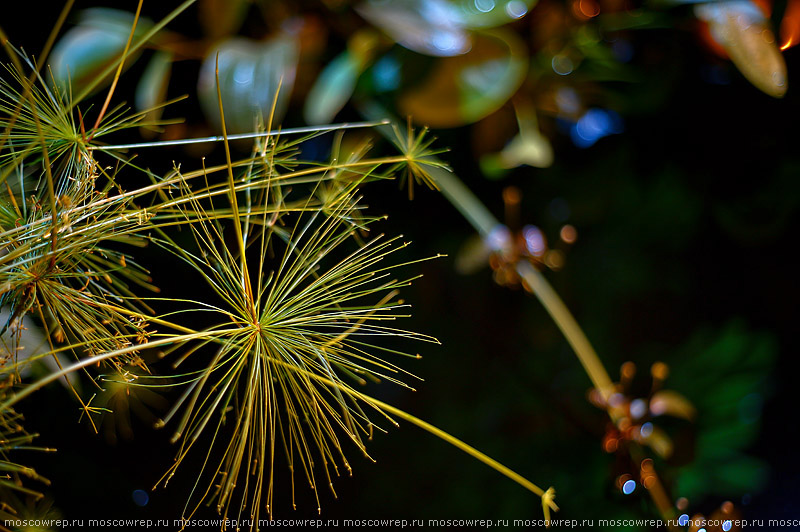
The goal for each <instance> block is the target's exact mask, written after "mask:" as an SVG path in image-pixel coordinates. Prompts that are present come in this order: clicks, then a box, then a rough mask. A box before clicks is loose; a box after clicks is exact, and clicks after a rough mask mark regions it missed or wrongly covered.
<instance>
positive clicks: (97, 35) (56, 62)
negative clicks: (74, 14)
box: [48, 8, 152, 92]
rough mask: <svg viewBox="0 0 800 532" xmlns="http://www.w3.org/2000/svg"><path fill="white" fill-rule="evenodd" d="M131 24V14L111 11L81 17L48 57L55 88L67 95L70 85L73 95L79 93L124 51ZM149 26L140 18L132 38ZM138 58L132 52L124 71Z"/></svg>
mask: <svg viewBox="0 0 800 532" xmlns="http://www.w3.org/2000/svg"><path fill="white" fill-rule="evenodd" d="M133 21H134V16H133V13H128V12H126V11H120V10H117V9H111V8H93V9H88V10H86V11H84V12H83V13H81V17H80V19H79V23H78V25H77V26H75V27H74V28H71V29H70V30H69V31H67V32H66V33H65V34H64V36H63V37H62V38H61V39H60V40H59V41H58V42H57V43H56V45H55V47H54V48H53V52H52V53H51V54H50V58H49V60H48V62H49V64H50V70H51V72H52V76H53V80H54V82H55V84H56V86H58V87H59V88H60V89H61V90H64V91H66V90H67V88H68V87H69V85H70V82H71V86H72V90H73V92H78V91H80V89H81V88H83V87H85V86H86V85H87V84H88V83H89V82H90V81H91V80H93V79H94V78H95V77H96V76H98V75H99V74H100V73H101V72H102V71H103V70H104V69H105V68H106V67H108V66H109V65H110V64H112V63H113V62H115V61H116V60H117V59H118V58H119V57H120V55H121V54H122V52H123V51H124V50H125V44H126V43H127V42H128V37H129V36H130V32H131V26H132V25H133ZM151 26H152V22H150V21H149V20H146V19H142V18H140V19H139V21H138V22H137V24H136V33H135V35H134V38H136V37H137V36H141V35H142V34H144V32H146V31H147V30H148V29H149V28H150V27H151ZM138 55H139V52H135V53H134V54H131V55H130V56H129V57H128V58H126V60H125V67H129V66H130V65H132V64H133V63H134V61H135V60H136V58H137V57H138ZM111 78H112V75H109V76H108V78H107V80H105V81H104V83H103V84H100V85H98V86H97V88H96V89H95V90H99V89H101V88H102V87H103V85H104V84H105V85H107V84H108V83H110V81H111Z"/></svg>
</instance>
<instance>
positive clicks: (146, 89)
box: [136, 52, 172, 122]
mask: <svg viewBox="0 0 800 532" xmlns="http://www.w3.org/2000/svg"><path fill="white" fill-rule="evenodd" d="M171 71H172V54H170V53H167V52H157V53H156V54H155V55H153V57H152V59H150V62H149V63H148V65H147V68H146V69H145V71H144V74H142V77H141V78H140V79H139V83H138V84H137V85H136V109H138V110H139V111H148V113H147V115H146V116H145V121H148V122H151V121H154V120H158V119H159V118H160V117H161V112H162V108H160V107H158V106H160V105H161V104H162V103H164V100H165V99H166V97H167V86H168V85H169V78H170V73H171ZM157 107H158V108H157Z"/></svg>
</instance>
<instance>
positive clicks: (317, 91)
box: [303, 30, 378, 124]
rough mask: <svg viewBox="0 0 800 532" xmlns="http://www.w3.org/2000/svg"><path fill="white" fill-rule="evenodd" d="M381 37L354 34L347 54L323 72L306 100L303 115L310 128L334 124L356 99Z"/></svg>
mask: <svg viewBox="0 0 800 532" xmlns="http://www.w3.org/2000/svg"><path fill="white" fill-rule="evenodd" d="M377 44H378V36H377V34H376V33H375V32H374V31H372V30H362V31H359V32H357V33H356V34H354V35H353V36H352V37H351V38H350V40H349V41H348V43H347V50H345V51H344V52H342V53H341V54H339V55H338V56H337V57H336V58H334V59H333V61H331V62H330V63H328V65H327V66H326V67H325V68H324V69H323V70H322V72H321V73H320V75H319V76H318V77H317V80H316V81H315V82H314V85H313V86H312V87H311V90H310V91H309V93H308V96H307V97H306V103H305V107H304V109H303V114H304V116H305V120H306V122H307V123H309V124H325V123H328V122H331V121H332V120H333V118H334V117H335V116H336V113H338V112H339V111H340V110H341V109H342V107H344V105H345V104H346V103H347V101H348V100H349V99H350V97H351V96H352V95H353V90H354V89H355V87H356V82H357V81H358V78H359V76H361V74H362V73H363V72H364V70H365V69H366V68H367V67H368V66H369V65H370V64H371V63H372V60H373V57H374V55H375V50H376V48H377Z"/></svg>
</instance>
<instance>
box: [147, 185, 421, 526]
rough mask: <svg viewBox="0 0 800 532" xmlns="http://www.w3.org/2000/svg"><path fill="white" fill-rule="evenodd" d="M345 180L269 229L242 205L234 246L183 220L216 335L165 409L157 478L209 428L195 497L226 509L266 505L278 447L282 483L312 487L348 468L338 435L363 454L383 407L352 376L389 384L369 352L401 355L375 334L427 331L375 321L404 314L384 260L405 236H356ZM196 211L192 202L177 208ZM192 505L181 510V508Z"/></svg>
mask: <svg viewBox="0 0 800 532" xmlns="http://www.w3.org/2000/svg"><path fill="white" fill-rule="evenodd" d="M322 173H324V172H322ZM357 184H358V183H353V184H351V186H350V188H349V189H348V190H347V191H346V192H343V193H342V195H341V196H340V197H339V200H338V201H337V202H336V203H335V205H328V206H327V209H328V211H327V212H324V211H323V209H318V210H316V211H314V212H311V213H308V212H305V213H302V214H296V215H295V218H296V220H295V221H294V225H293V227H294V228H293V229H292V230H291V231H290V232H288V234H287V233H281V232H278V233H276V232H274V231H271V230H270V227H271V226H270V224H269V223H268V218H269V216H270V215H269V212H270V209H269V208H267V207H266V206H265V205H262V206H260V207H259V206H254V205H249V206H248V207H249V208H254V209H255V210H257V211H259V212H260V213H261V214H260V215H259V216H258V217H257V219H250V220H249V224H241V223H240V224H241V228H240V231H235V232H234V233H236V235H238V236H237V237H234V238H233V240H234V241H235V240H236V238H240V239H241V240H240V241H239V245H234V246H230V247H229V246H225V245H222V244H223V243H225V242H226V238H225V235H224V234H223V230H222V228H221V227H220V225H219V224H218V223H215V222H216V221H215V220H213V219H211V218H210V215H209V219H207V220H201V221H199V222H198V223H194V224H192V225H191V228H192V231H193V234H194V236H195V240H196V243H197V253H196V254H189V253H187V252H183V253H182V256H183V257H184V260H185V261H186V262H187V263H188V264H189V265H191V266H192V267H193V268H195V269H196V270H197V271H199V272H200V273H201V275H202V276H203V277H204V278H205V279H206V280H207V282H208V284H209V286H210V288H211V289H212V290H213V292H214V293H215V294H216V295H217V296H218V298H219V300H220V301H221V302H222V304H221V305H220V306H218V307H215V308H214V312H216V313H219V314H220V325H219V326H218V328H213V329H210V331H216V332H214V334H212V335H210V336H209V337H208V338H204V339H203V342H204V343H210V344H213V345H214V346H215V352H214V355H213V357H212V358H211V361H210V364H209V365H208V366H207V368H206V369H205V370H203V371H201V372H199V373H196V374H193V375H192V376H191V377H190V378H189V379H187V382H188V383H189V384H190V388H189V390H188V392H187V394H186V395H184V396H183V398H182V399H181V401H179V402H178V403H177V404H176V406H175V408H173V410H172V411H171V412H170V413H169V414H168V415H167V416H166V417H165V420H164V421H165V422H168V421H170V419H171V418H172V417H178V418H179V420H178V423H177V429H176V432H175V435H174V439H176V440H177V439H180V440H181V442H182V444H181V450H180V451H179V455H178V459H177V460H176V463H175V465H174V466H173V467H172V468H170V470H169V471H168V473H167V475H165V478H166V479H167V480H168V479H169V477H171V475H172V474H173V473H174V471H175V470H177V469H178V468H179V466H180V465H181V462H182V461H183V458H184V457H185V456H186V455H187V453H188V452H189V451H190V450H191V448H192V447H193V446H194V445H195V443H196V442H197V440H198V438H199V437H200V436H201V434H202V433H203V432H204V431H206V432H208V433H210V436H209V438H210V440H211V442H212V443H211V446H212V449H213V448H219V450H220V451H221V456H222V458H221V460H220V461H219V462H215V461H213V460H208V459H207V460H206V461H204V464H205V468H207V469H208V470H209V471H208V472H207V473H209V476H210V481H209V485H208V487H205V486H202V485H198V486H197V487H196V491H197V493H196V494H195V495H196V497H195V498H194V499H195V500H196V502H197V503H198V504H199V502H200V501H202V500H204V499H207V498H210V499H211V500H213V501H214V503H215V505H216V508H217V510H218V511H219V512H220V513H222V514H224V515H225V516H226V517H235V518H237V519H240V518H242V517H254V518H255V519H256V520H257V519H258V516H259V514H260V513H261V512H262V511H263V509H266V511H267V512H268V514H269V515H270V516H271V515H272V512H273V497H274V494H275V490H274V489H273V486H272V479H273V475H274V471H275V467H276V462H277V461H278V460H279V459H278V458H276V457H277V456H278V455H280V454H281V453H283V454H284V455H285V461H286V463H287V466H288V468H289V470H290V472H291V477H292V484H294V480H295V476H300V477H304V478H305V480H306V482H307V483H308V484H309V485H310V487H311V488H312V489H313V490H314V491H315V493H316V490H317V487H318V486H329V487H330V488H331V489H333V484H332V476H337V475H339V474H340V472H341V471H347V472H348V473H349V472H350V465H349V462H348V460H347V458H346V457H345V449H346V446H345V445H344V444H345V442H344V441H343V440H349V442H350V443H351V445H353V446H354V447H355V448H356V449H358V450H360V451H361V452H362V453H364V454H366V446H365V443H364V437H365V436H368V435H370V434H371V433H372V430H373V424H372V422H371V421H370V415H373V416H374V415H376V414H378V415H379V416H380V415H381V414H382V410H381V409H380V408H379V407H377V406H376V405H375V404H374V403H371V402H370V401H369V400H366V401H365V400H361V398H360V395H359V394H358V393H357V392H356V391H355V389H354V388H353V387H354V386H356V385H359V384H365V383H366V380H367V379H369V380H378V379H385V380H389V381H392V382H396V383H401V381H400V380H399V378H398V376H399V374H401V373H403V370H401V369H400V368H399V367H398V366H396V365H395V364H394V363H392V362H391V361H386V360H384V359H383V358H382V357H381V356H379V354H380V355H386V354H390V355H403V353H399V352H397V351H393V350H391V349H389V348H387V347H385V346H384V347H381V346H379V345H376V342H377V341H378V340H379V339H380V337H386V336H399V337H407V338H414V339H419V340H426V341H435V340H433V339H432V338H430V337H426V336H422V335H418V334H414V333H410V332H406V331H403V330H399V329H396V328H393V327H390V326H388V324H387V322H391V321H393V320H396V319H397V318H399V317H401V316H402V315H403V312H404V310H403V308H404V307H405V305H404V304H403V303H402V301H399V300H398V299H397V295H398V294H397V289H398V288H400V287H402V286H405V285H407V284H408V282H409V280H402V281H399V280H396V279H393V278H392V277H390V273H389V266H388V265H387V264H386V261H387V257H388V256H389V255H390V254H391V253H393V252H394V251H396V250H397V249H400V248H401V247H403V246H404V244H399V243H398V239H385V238H382V237H375V238H373V239H371V240H369V241H368V242H366V243H364V244H358V243H356V241H355V240H354V239H353V235H354V232H355V231H356V230H357V229H358V228H359V227H358V226H357V225H356V224H355V223H353V222H352V220H354V217H355V214H356V209H357V207H356V202H355V200H354V198H353V197H352V194H353V193H354V192H355V190H356V186H357ZM309 199H310V198H309ZM234 201H236V200H234ZM198 212H203V210H202V207H201V206H200V205H199V204H198V203H195V204H194V205H193V206H192V208H191V210H190V212H189V213H187V217H188V216H196V215H197V213H198ZM234 223H237V222H234ZM256 228H257V229H256ZM361 228H362V229H363V228H364V226H362V227H361ZM276 240H277V242H276ZM248 242H249V245H248V244H247V243H248ZM233 244H235V242H233ZM162 245H163V246H165V247H167V248H169V247H173V246H174V244H172V243H170V242H162ZM231 247H232V248H233V249H234V250H236V249H239V250H241V251H242V252H241V253H236V252H233V251H231V249H230V248H231ZM279 248H282V252H280V253H278V256H277V258H276V260H274V261H269V260H268V257H269V256H270V254H271V253H276V252H277V250H278V249H279ZM326 262H327V263H328V265H325V264H326ZM231 324H233V326H231ZM192 353H194V351H192ZM192 356H196V355H194V354H192ZM179 413H180V414H179ZM280 461H283V459H281V460H280ZM315 465H316V466H317V467H315ZM291 498H292V501H293V500H294V486H292V489H291ZM293 504H294V501H293ZM195 509H196V505H195V506H192V507H187V510H188V513H189V515H191V514H192V513H193V512H194V511H195Z"/></svg>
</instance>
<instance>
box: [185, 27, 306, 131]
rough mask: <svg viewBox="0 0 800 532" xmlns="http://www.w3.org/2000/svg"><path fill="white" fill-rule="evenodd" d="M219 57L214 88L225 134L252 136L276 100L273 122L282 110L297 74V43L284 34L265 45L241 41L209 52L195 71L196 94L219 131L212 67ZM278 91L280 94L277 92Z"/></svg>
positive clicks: (207, 115)
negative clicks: (220, 94)
mask: <svg viewBox="0 0 800 532" xmlns="http://www.w3.org/2000/svg"><path fill="white" fill-rule="evenodd" d="M217 54H219V84H220V90H221V92H222V105H223V107H224V108H225V120H226V125H227V127H228V132H229V133H246V132H248V131H253V130H254V129H255V127H256V125H257V123H258V122H260V123H262V124H264V123H266V121H267V120H268V118H269V115H270V112H271V109H272V104H273V101H274V99H275V98H276V96H277V99H278V102H277V106H276V109H275V120H276V121H280V119H281V118H282V117H283V114H284V112H285V110H286V104H287V102H288V98H289V94H290V93H291V92H292V86H293V85H294V79H295V72H296V69H297V54H298V43H297V42H296V39H294V38H293V37H291V36H289V35H285V34H284V35H280V36H277V37H275V38H273V39H271V40H269V41H267V42H256V41H251V40H247V39H242V38H234V39H229V40H226V41H223V42H221V43H219V44H218V45H217V46H216V47H214V48H213V49H212V50H211V51H210V53H209V54H208V56H207V57H206V59H205V61H204V62H203V66H202V68H201V69H200V77H199V79H198V83H197V93H198V96H199V98H200V104H201V105H202V107H203V111H204V112H205V113H206V117H207V118H208V119H209V121H210V122H212V123H213V124H214V125H215V126H216V127H217V129H219V128H220V120H219V106H218V103H217V83H216V77H215V68H216V60H217ZM279 86H280V94H278V87H279Z"/></svg>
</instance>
